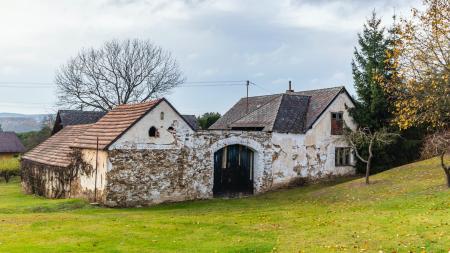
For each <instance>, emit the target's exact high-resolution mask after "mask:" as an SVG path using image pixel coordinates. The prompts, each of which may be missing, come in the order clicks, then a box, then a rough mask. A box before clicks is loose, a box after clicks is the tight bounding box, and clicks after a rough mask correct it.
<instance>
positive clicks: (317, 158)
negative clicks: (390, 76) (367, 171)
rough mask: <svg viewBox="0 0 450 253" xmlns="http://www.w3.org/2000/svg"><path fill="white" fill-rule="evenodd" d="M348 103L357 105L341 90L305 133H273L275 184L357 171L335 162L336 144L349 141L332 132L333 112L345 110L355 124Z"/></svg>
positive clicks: (349, 119)
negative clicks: (337, 164)
mask: <svg viewBox="0 0 450 253" xmlns="http://www.w3.org/2000/svg"><path fill="white" fill-rule="evenodd" d="M345 105H347V106H348V107H349V108H350V107H353V106H354V105H353V102H352V101H351V99H350V98H349V97H348V95H347V94H345V93H341V94H339V95H338V97H337V98H336V99H335V100H334V101H333V103H332V104H331V105H330V106H329V107H328V108H327V110H326V111H325V112H324V113H323V114H322V115H321V116H320V117H319V119H318V120H317V121H316V122H315V123H314V125H313V127H312V128H311V129H309V130H308V131H307V132H306V134H286V133H273V134H272V143H273V146H274V148H275V155H274V159H273V183H274V186H276V185H279V186H282V185H286V184H292V183H301V182H300V181H302V179H303V178H304V179H307V180H311V179H312V180H315V179H320V178H326V177H333V176H341V175H348V174H354V173H355V169H354V168H353V167H351V166H340V167H336V166H335V165H334V163H335V162H334V156H335V147H347V146H348V145H346V143H344V142H342V141H340V140H339V138H340V136H333V135H331V113H332V112H339V111H342V112H344V115H343V116H344V117H343V118H344V121H345V123H346V124H347V125H348V126H349V127H350V128H352V129H355V128H356V125H355V124H354V123H353V121H352V119H351V117H350V116H349V113H348V110H347V109H346V108H345Z"/></svg>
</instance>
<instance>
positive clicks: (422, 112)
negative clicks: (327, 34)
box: [384, 0, 450, 129]
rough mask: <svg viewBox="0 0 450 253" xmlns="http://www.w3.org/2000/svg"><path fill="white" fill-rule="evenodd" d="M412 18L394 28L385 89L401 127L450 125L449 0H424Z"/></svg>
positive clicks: (402, 21) (413, 11)
mask: <svg viewBox="0 0 450 253" xmlns="http://www.w3.org/2000/svg"><path fill="white" fill-rule="evenodd" d="M423 2H424V5H425V6H426V9H425V10H424V11H419V10H418V9H412V18H411V19H409V20H407V19H402V20H401V22H400V24H398V25H397V26H396V28H395V31H394V32H395V36H396V38H394V40H393V44H392V50H388V51H387V61H388V62H389V64H390V66H391V67H392V69H393V70H395V71H393V72H392V73H391V74H392V76H393V77H391V78H390V79H389V80H387V82H386V83H385V85H384V86H385V87H384V88H385V90H386V92H387V93H388V94H389V95H390V98H391V99H392V100H393V101H394V105H395V111H394V114H395V120H394V122H395V123H396V124H397V125H398V126H399V127H400V128H401V129H406V128H409V127H411V126H415V125H422V124H426V125H430V126H432V127H433V128H438V129H442V128H447V127H449V125H450V83H449V80H450V79H449V77H450V1H449V0H424V1H423Z"/></svg>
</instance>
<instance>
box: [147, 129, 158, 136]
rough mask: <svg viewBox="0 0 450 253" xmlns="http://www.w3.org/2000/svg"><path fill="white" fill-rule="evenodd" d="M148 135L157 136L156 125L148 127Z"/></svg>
mask: <svg viewBox="0 0 450 253" xmlns="http://www.w3.org/2000/svg"><path fill="white" fill-rule="evenodd" d="M148 136H150V137H159V134H158V129H156V127H154V126H152V127H150V129H149V130H148Z"/></svg>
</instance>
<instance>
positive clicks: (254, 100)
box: [209, 86, 345, 133]
mask: <svg viewBox="0 0 450 253" xmlns="http://www.w3.org/2000/svg"><path fill="white" fill-rule="evenodd" d="M342 91H345V88H344V87H342V86H341V87H333V88H326V89H319V90H309V91H300V92H288V93H284V94H275V95H267V96H257V97H249V98H248V109H247V98H242V99H240V100H239V101H238V102H237V103H236V104H235V105H234V106H233V107H232V108H231V109H230V110H229V111H228V112H226V113H225V114H224V115H223V116H222V117H221V118H220V119H219V120H218V121H216V123H214V124H213V125H212V126H211V127H210V128H209V129H211V130H214V129H232V128H236V129H240V128H262V130H263V131H269V132H270V131H274V132H283V133H285V132H289V133H303V132H306V131H307V129H309V128H310V127H311V126H312V124H314V122H315V121H316V120H317V119H318V118H319V117H320V115H321V114H322V112H323V111H325V109H326V108H327V107H328V105H329V104H330V103H331V102H332V101H333V99H334V98H335V97H336V96H337V95H338V94H339V93H340V92H342Z"/></svg>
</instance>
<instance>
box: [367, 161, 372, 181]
mask: <svg viewBox="0 0 450 253" xmlns="http://www.w3.org/2000/svg"><path fill="white" fill-rule="evenodd" d="M371 163H372V156H369V158H368V159H367V163H366V184H369V176H370V166H371Z"/></svg>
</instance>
